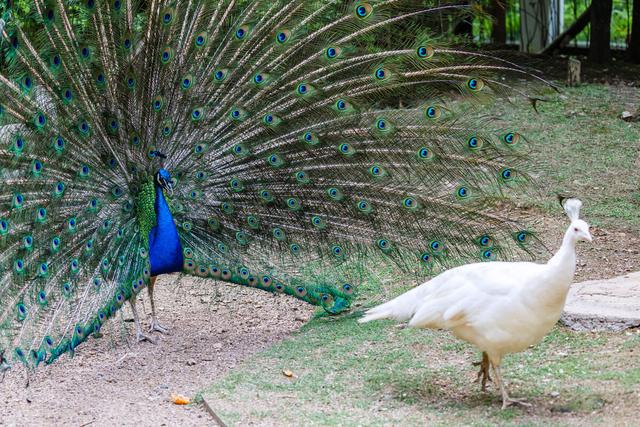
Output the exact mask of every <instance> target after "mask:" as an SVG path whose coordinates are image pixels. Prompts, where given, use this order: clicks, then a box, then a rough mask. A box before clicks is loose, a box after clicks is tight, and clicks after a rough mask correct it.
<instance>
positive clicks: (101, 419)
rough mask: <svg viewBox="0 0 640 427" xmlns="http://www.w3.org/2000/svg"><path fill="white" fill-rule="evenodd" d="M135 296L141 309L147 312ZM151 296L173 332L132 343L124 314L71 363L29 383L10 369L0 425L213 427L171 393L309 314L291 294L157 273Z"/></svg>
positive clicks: (197, 386) (189, 390)
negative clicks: (171, 397) (206, 426)
mask: <svg viewBox="0 0 640 427" xmlns="http://www.w3.org/2000/svg"><path fill="white" fill-rule="evenodd" d="M141 295H143V297H139V299H141V300H142V301H140V300H139V302H138V307H139V312H142V311H143V310H141V309H144V311H145V312H146V313H147V314H150V310H151V308H150V305H149V300H148V297H147V295H146V292H142V293H141ZM155 297H156V299H157V304H158V307H159V315H158V317H159V320H160V322H161V323H162V324H163V325H165V326H168V327H170V328H171V331H170V335H160V334H157V333H156V334H155V335H154V336H155V337H157V344H155V345H154V344H151V343H148V342H141V343H137V342H136V340H135V329H134V326H133V323H132V322H131V319H132V316H131V312H130V311H129V309H128V308H127V309H125V310H124V312H123V316H122V317H123V319H124V322H123V321H112V322H109V325H108V326H107V327H106V328H105V329H104V330H103V331H104V337H103V338H101V339H99V340H93V339H92V340H90V341H88V342H87V343H85V344H84V345H82V346H81V347H80V348H79V349H78V351H77V353H76V355H75V357H74V358H73V359H69V358H68V357H67V356H63V358H62V359H61V360H60V361H59V362H57V363H55V364H53V365H51V366H46V367H44V368H41V369H38V371H37V372H36V373H35V374H32V375H31V377H30V385H29V387H27V388H25V384H26V373H25V371H24V370H21V369H19V368H18V367H14V368H16V369H13V370H12V371H9V373H8V374H7V377H6V378H5V380H4V382H3V383H1V384H0V425H2V426H4V425H8V426H13V425H16V426H39V425H46V426H51V425H56V426H57V425H72V426H87V425H96V426H98V425H127V426H129V425H131V426H133V425H138V426H143V425H145V426H146V425H154V426H200V425H212V423H213V421H212V418H211V417H210V416H209V414H208V413H207V412H205V410H204V409H203V407H202V405H188V406H178V405H175V404H173V403H172V402H171V400H170V395H171V394H172V393H178V394H182V395H185V396H188V397H193V396H194V394H195V393H196V392H198V391H200V390H202V389H203V388H205V387H206V386H208V385H209V384H211V383H212V382H213V381H215V380H216V378H218V377H220V376H222V375H224V374H225V373H226V372H227V371H228V370H230V369H232V368H233V367H234V366H236V365H237V364H238V362H240V361H242V360H243V359H245V358H246V357H248V356H249V355H251V354H253V353H255V352H258V351H260V350H262V349H264V348H266V347H268V346H269V345H270V344H272V343H273V342H275V341H279V340H282V339H283V338H285V337H287V336H288V335H289V334H290V333H291V332H293V331H295V330H297V329H298V328H299V327H300V326H301V325H302V324H303V323H304V322H306V321H307V320H308V319H309V317H310V316H311V314H312V313H313V311H314V308H313V307H311V306H309V305H307V304H305V303H303V302H300V301H297V300H295V299H294V298H287V297H283V296H280V295H271V294H269V293H267V292H264V291H259V290H254V289H247V288H242V287H239V286H233V285H225V284H222V283H216V282H213V281H205V280H202V279H197V278H191V277H180V276H177V275H172V276H162V277H160V278H159V279H158V283H157V285H156V287H155ZM148 320H149V319H148V318H147V317H146V316H145V319H144V320H143V322H144V325H145V327H146V326H147V325H148Z"/></svg>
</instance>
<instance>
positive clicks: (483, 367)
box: [473, 351, 493, 391]
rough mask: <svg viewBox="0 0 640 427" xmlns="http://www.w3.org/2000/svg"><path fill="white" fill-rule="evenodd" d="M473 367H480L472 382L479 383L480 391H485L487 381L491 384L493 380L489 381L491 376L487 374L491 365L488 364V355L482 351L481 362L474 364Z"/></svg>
mask: <svg viewBox="0 0 640 427" xmlns="http://www.w3.org/2000/svg"><path fill="white" fill-rule="evenodd" d="M473 365H474V366H480V371H479V372H478V377H477V378H476V380H475V381H474V382H476V383H478V382H479V383H480V384H481V385H482V391H487V381H489V382H493V380H492V379H491V375H490V374H489V367H490V366H491V364H490V363H489V355H488V354H487V353H486V352H484V351H483V352H482V361H481V362H475V363H474V364H473Z"/></svg>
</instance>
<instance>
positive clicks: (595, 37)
mask: <svg viewBox="0 0 640 427" xmlns="http://www.w3.org/2000/svg"><path fill="white" fill-rule="evenodd" d="M612 8H613V0H593V1H592V3H591V40H590V46H589V60H590V61H593V62H597V63H599V64H605V63H607V62H609V61H611V47H610V43H611V10H612Z"/></svg>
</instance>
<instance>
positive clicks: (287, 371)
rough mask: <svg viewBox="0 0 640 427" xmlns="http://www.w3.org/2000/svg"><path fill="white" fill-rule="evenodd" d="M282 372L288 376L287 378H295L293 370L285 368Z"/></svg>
mask: <svg viewBox="0 0 640 427" xmlns="http://www.w3.org/2000/svg"><path fill="white" fill-rule="evenodd" d="M282 374H283V375H284V376H285V377H287V378H293V377H294V376H295V375H294V374H293V372H291V371H290V370H288V369H284V370H283V371H282Z"/></svg>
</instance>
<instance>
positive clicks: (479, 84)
mask: <svg viewBox="0 0 640 427" xmlns="http://www.w3.org/2000/svg"><path fill="white" fill-rule="evenodd" d="M467 87H468V88H469V89H471V91H473V92H478V91H480V90H482V88H483V87H484V82H483V81H482V80H480V79H469V80H467Z"/></svg>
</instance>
